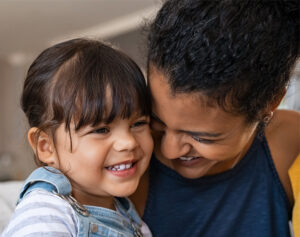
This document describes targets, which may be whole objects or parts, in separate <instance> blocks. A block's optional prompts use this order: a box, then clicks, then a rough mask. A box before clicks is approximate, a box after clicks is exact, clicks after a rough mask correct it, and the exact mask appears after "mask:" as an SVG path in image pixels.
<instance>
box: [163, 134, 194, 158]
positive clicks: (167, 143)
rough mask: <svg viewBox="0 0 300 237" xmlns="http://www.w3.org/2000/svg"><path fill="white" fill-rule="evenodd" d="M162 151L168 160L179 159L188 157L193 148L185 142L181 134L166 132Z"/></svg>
mask: <svg viewBox="0 0 300 237" xmlns="http://www.w3.org/2000/svg"><path fill="white" fill-rule="evenodd" d="M160 149H161V152H162V154H163V155H164V156H165V157H166V158H168V159H177V158H179V157H181V156H184V155H186V154H187V153H188V152H189V151H190V149H191V146H190V144H188V143H186V142H184V141H183V139H182V135H181V134H177V133H174V132H168V131H165V134H164V136H163V137H162V138H161V144H160Z"/></svg>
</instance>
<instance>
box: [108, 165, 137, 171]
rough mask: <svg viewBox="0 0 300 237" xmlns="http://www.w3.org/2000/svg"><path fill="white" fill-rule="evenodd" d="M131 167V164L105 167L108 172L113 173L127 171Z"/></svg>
mask: <svg viewBox="0 0 300 237" xmlns="http://www.w3.org/2000/svg"><path fill="white" fill-rule="evenodd" d="M131 167H132V163H130V164H121V165H114V166H109V167H107V168H108V169H109V170H113V171H121V170H127V169H130V168H131Z"/></svg>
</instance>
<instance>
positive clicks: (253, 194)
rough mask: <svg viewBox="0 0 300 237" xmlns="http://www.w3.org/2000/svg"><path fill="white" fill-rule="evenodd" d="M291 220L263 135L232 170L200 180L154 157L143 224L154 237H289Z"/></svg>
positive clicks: (289, 207) (257, 138)
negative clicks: (183, 173) (181, 174)
mask: <svg viewBox="0 0 300 237" xmlns="http://www.w3.org/2000/svg"><path fill="white" fill-rule="evenodd" d="M290 217H291V206H290V204H289V201H288V198H287V196H286V193H285V191H284V189H283V186H282V184H281V182H280V180H279V176H278V174H277V172H276V170H275V166H274V163H273V160H272V157H271V155H270V151H269V148H268V145H267V141H266V139H265V137H256V138H255V139H254V141H253V144H252V145H251V147H250V149H249V150H248V152H247V154H246V155H245V156H244V157H243V158H242V160H241V161H240V162H239V163H238V164H237V165H236V166H235V167H234V168H232V169H231V170H228V171H226V172H223V173H220V174H216V175H212V176H206V177H201V178H198V179H187V178H184V177H182V176H180V175H179V174H178V173H176V172H175V171H174V170H172V169H170V168H168V167H167V166H165V165H164V164H162V163H161V162H160V161H158V160H157V159H156V158H155V157H152V160H151V164H150V177H149V194H148V198H147V202H146V207H145V212H144V216H143V220H144V221H145V222H146V223H147V224H148V226H149V227H150V229H151V231H152V234H153V236H155V237H160V236H164V237H169V236H172V237H173V236H179V237H193V236H201V237H222V236H230V237H235V236H238V237H241V236H243V237H253V236H255V237H276V236H278V237H285V236H290V231H289V223H288V222H289V220H290Z"/></svg>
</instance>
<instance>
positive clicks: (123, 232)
mask: <svg viewBox="0 0 300 237" xmlns="http://www.w3.org/2000/svg"><path fill="white" fill-rule="evenodd" d="M37 189H39V190H46V191H48V192H51V193H54V194H55V195H58V196H59V197H61V198H62V199H64V200H65V201H67V202H68V203H69V204H70V205H71V206H72V208H73V209H74V210H75V213H76V215H77V219H78V223H77V229H78V234H77V236H78V237H84V236H93V237H98V236H100V237H104V236H105V237H108V236H109V237H141V236H142V233H141V231H140V227H141V224H142V220H141V218H140V217H139V216H138V214H137V212H136V210H135V208H134V206H133V204H132V203H131V202H130V201H129V199H127V198H115V206H116V209H117V210H118V211H119V212H120V213H118V212H116V211H113V210H110V209H107V208H103V207H97V206H83V205H81V204H79V203H78V202H77V201H76V200H75V199H74V198H73V197H72V196H71V192H72V187H71V184H70V182H69V180H68V179H67V178H66V176H64V175H63V174H62V173H61V172H60V171H59V170H57V169H54V168H52V167H40V168H38V169H36V170H34V171H33V172H32V173H31V175H30V176H29V177H28V178H27V179H26V181H25V184H24V186H23V188H22V190H21V193H20V197H19V200H18V203H19V202H20V201H21V200H22V198H24V197H25V196H26V195H27V194H28V193H30V192H31V191H32V190H37Z"/></svg>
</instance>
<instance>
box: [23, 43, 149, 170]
mask: <svg viewBox="0 0 300 237" xmlns="http://www.w3.org/2000/svg"><path fill="white" fill-rule="evenodd" d="M21 105H22V109H23V111H24V113H25V114H26V116H27V118H28V121H29V125H30V127H37V128H38V131H39V132H38V133H37V137H38V136H39V133H40V131H44V132H48V133H50V135H51V136H52V138H53V139H54V132H55V130H56V129H57V127H58V126H59V125H60V124H62V123H65V129H66V131H68V132H69V134H70V123H71V122H72V123H73V122H74V124H75V131H78V130H79V129H80V128H82V127H83V126H86V125H92V126H96V125H97V124H99V123H100V122H105V123H110V122H112V121H113V120H114V119H115V118H116V117H120V118H122V119H125V118H129V117H130V116H131V115H132V114H135V113H138V114H140V115H147V116H148V115H150V110H151V104H150V96H149V93H148V92H147V87H146V82H145V79H144V76H143V74H142V72H141V70H140V69H139V67H138V66H137V64H136V63H135V62H134V61H133V60H132V59H130V58H129V57H128V56H127V55H125V54H124V53H122V52H121V51H119V50H116V49H113V48H112V47H110V46H108V45H106V44H104V43H101V42H100V41H97V40H90V39H73V40H69V41H66V42H63V43H59V44H56V45H54V46H52V47H50V48H48V49H46V50H44V51H43V52H42V53H41V54H40V55H39V56H38V57H37V58H36V59H35V60H34V62H33V63H32V64H31V66H30V67H29V70H28V73H27V76H26V79H25V83H24V88H23V93H22V97H21ZM36 162H37V164H38V165H41V163H40V162H39V160H38V157H36Z"/></svg>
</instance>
